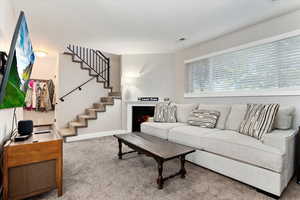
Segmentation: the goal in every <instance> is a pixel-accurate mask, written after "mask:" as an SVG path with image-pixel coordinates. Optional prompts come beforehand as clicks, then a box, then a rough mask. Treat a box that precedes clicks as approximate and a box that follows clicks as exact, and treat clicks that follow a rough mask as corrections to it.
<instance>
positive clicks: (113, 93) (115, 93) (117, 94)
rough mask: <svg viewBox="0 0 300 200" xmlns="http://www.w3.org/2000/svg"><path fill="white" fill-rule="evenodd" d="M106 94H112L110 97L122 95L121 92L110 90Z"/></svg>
mask: <svg viewBox="0 0 300 200" xmlns="http://www.w3.org/2000/svg"><path fill="white" fill-rule="evenodd" d="M108 95H109V96H112V97H115V96H117V97H118V96H119V97H121V96H122V94H121V92H110V93H108Z"/></svg>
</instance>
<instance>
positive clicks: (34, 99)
mask: <svg viewBox="0 0 300 200" xmlns="http://www.w3.org/2000/svg"><path fill="white" fill-rule="evenodd" d="M54 100H55V87H54V84H53V81H52V80H34V79H33V80H30V81H29V83H28V89H27V92H26V97H25V108H26V109H27V110H36V111H41V112H44V111H46V112H47V111H50V110H54V108H55V101H54Z"/></svg>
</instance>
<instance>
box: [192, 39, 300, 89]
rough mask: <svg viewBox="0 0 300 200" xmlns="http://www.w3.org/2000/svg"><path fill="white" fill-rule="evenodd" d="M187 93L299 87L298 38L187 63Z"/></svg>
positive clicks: (299, 55)
mask: <svg viewBox="0 0 300 200" xmlns="http://www.w3.org/2000/svg"><path fill="white" fill-rule="evenodd" d="M186 66H187V68H186V69H187V83H188V85H187V92H188V93H201V92H226V91H249V90H252V91H253V90H262V89H278V88H281V89H282V88H289V89H290V88H296V87H298V88H299V86H300V36H296V37H290V38H287V39H282V40H278V41H274V42H270V43H266V44H262V45H258V46H254V47H250V48H246V49H242V50H238V51H234V52H229V53H224V54H221V55H217V56H213V57H209V58H205V59H201V60H197V61H193V62H189V63H187V64H186Z"/></svg>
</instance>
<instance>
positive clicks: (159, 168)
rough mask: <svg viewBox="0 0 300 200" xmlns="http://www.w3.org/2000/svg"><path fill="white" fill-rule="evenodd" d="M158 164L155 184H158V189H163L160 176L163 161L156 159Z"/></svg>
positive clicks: (162, 181)
mask: <svg viewBox="0 0 300 200" xmlns="http://www.w3.org/2000/svg"><path fill="white" fill-rule="evenodd" d="M157 164H158V178H157V184H158V189H163V186H164V179H163V176H162V172H163V164H164V163H163V161H157Z"/></svg>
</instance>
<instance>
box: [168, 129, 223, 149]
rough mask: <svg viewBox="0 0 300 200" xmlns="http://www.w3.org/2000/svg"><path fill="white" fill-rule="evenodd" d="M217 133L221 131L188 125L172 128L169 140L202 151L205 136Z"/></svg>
mask: <svg viewBox="0 0 300 200" xmlns="http://www.w3.org/2000/svg"><path fill="white" fill-rule="evenodd" d="M216 131H219V130H218V129H210V128H201V127H197V126H188V125H186V126H180V127H176V128H172V129H171V130H170V132H169V137H168V139H169V140H170V141H171V142H176V143H179V144H183V145H187V146H191V147H195V148H199V149H201V147H202V146H203V145H201V144H202V143H203V140H202V138H203V136H205V135H207V134H212V133H214V132H216Z"/></svg>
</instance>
